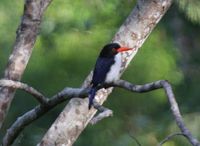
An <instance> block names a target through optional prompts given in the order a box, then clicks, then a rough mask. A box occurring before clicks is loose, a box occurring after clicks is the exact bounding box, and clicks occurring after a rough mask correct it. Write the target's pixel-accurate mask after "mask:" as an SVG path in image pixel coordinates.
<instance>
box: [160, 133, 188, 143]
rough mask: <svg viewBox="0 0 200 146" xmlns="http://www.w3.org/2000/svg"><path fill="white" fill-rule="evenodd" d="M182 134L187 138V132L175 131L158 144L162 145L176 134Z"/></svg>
mask: <svg viewBox="0 0 200 146" xmlns="http://www.w3.org/2000/svg"><path fill="white" fill-rule="evenodd" d="M180 135H181V136H184V137H186V138H187V136H186V135H185V134H183V133H180V132H178V133H173V134H170V135H168V136H167V137H166V138H165V139H163V140H162V141H161V142H160V143H159V144H158V146H162V145H163V144H164V143H166V142H167V141H169V140H171V139H172V138H174V137H175V136H180Z"/></svg>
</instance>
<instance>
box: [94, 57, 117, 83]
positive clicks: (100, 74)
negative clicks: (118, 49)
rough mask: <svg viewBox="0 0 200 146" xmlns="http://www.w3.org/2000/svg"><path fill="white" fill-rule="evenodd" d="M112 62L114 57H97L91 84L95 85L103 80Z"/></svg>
mask: <svg viewBox="0 0 200 146" xmlns="http://www.w3.org/2000/svg"><path fill="white" fill-rule="evenodd" d="M113 64H114V58H98V59H97V62H96V65H95V68H94V74H93V78H92V84H93V86H97V85H98V84H101V83H103V82H104V81H105V78H106V74H107V73H108V72H109V70H110V67H111V66H112V65H113Z"/></svg>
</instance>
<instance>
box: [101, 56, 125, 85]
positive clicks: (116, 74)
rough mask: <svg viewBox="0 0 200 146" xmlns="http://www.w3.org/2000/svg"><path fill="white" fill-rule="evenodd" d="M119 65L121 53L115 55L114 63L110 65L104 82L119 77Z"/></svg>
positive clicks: (120, 63)
mask: <svg viewBox="0 0 200 146" xmlns="http://www.w3.org/2000/svg"><path fill="white" fill-rule="evenodd" d="M121 65H122V59H121V54H120V53H118V54H117V55H115V63H114V64H113V65H112V66H111V69H110V71H109V72H108V74H107V76H106V79H105V82H107V83H110V82H113V81H116V80H118V79H119V77H120V69H121Z"/></svg>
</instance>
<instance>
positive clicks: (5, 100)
mask: <svg viewBox="0 0 200 146" xmlns="http://www.w3.org/2000/svg"><path fill="white" fill-rule="evenodd" d="M50 2H51V0H26V1H25V5H24V14H23V17H22V21H21V24H20V25H19V28H18V30H17V36H16V40H15V43H14V47H13V51H12V53H11V54H10V57H9V60H8V64H7V67H6V69H5V72H4V78H5V79H10V80H16V81H18V80H20V79H21V77H22V75H23V73H24V70H25V68H26V65H27V64H28V61H29V58H30V56H31V53H32V50H33V46H34V44H35V41H36V37H37V34H38V30H39V26H40V22H41V18H42V15H43V13H44V11H45V9H46V8H47V6H48V4H49V3H50ZM14 94H15V89H13V88H7V87H0V128H1V126H2V124H3V121H4V119H5V117H6V114H7V112H8V110H9V107H10V104H11V102H12V99H13V97H14Z"/></svg>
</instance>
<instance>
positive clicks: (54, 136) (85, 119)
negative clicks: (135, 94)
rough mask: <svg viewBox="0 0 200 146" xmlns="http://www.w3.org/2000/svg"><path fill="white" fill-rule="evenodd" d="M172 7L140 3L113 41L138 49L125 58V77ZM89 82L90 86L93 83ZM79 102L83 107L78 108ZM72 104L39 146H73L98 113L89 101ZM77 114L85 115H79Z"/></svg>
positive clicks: (156, 1)
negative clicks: (127, 68) (131, 62)
mask: <svg viewBox="0 0 200 146" xmlns="http://www.w3.org/2000/svg"><path fill="white" fill-rule="evenodd" d="M171 3H172V0H162V1H161V0H138V1H137V4H136V7H135V8H134V9H133V11H132V12H131V14H130V15H129V16H128V18H127V19H126V21H125V22H124V24H123V25H122V26H121V27H120V29H119V31H118V32H117V33H116V35H115V36H114V38H113V40H112V41H113V42H118V43H119V44H121V46H126V47H130V48H134V49H133V50H132V51H129V52H128V53H123V54H122V61H123V65H122V66H121V73H123V71H124V70H125V69H126V67H127V66H128V64H129V63H130V61H131V60H132V58H133V57H134V56H135V54H136V53H137V51H138V49H139V48H140V47H141V45H142V44H143V42H144V41H145V40H146V38H147V37H148V36H149V34H150V33H151V31H152V30H153V28H154V27H155V26H156V24H157V23H158V22H159V20H160V19H161V18H162V16H163V15H164V14H165V12H166V11H167V10H168V8H169V7H170V5H171ZM86 81H87V82H88V81H90V80H86ZM111 92H112V88H108V89H106V90H100V91H99V92H98V94H97V95H96V97H95V98H96V100H97V101H98V102H99V103H100V104H102V103H103V102H104V101H105V100H106V98H107V96H108V95H109V94H110V93H111ZM72 102H74V104H72ZM77 102H78V103H79V104H78V105H77ZM70 103H71V104H69V105H67V106H66V107H65V109H64V110H63V112H62V113H61V114H60V115H59V117H58V118H57V120H56V121H55V123H54V124H52V126H51V128H50V129H49V130H48V131H47V133H46V134H45V136H44V137H43V139H42V141H41V143H40V144H39V145H55V143H59V144H61V145H62V144H63V145H66V146H71V145H73V143H74V142H75V140H76V139H77V138H78V136H79V135H80V133H81V132H82V131H83V130H84V128H85V127H86V126H87V124H88V123H89V121H90V120H91V119H92V117H93V116H94V115H95V113H96V110H94V109H92V110H89V111H88V108H87V107H88V105H87V103H88V101H87V99H85V100H74V99H73V101H71V102H70ZM74 111H81V112H77V113H76V112H74ZM71 113H74V115H71ZM69 115H71V117H70V118H67V117H69ZM80 123H82V124H80ZM63 129H64V130H63ZM60 135H63V136H65V137H62V136H60Z"/></svg>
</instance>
